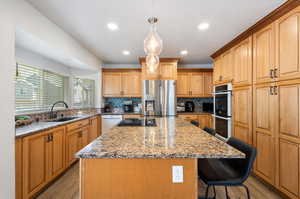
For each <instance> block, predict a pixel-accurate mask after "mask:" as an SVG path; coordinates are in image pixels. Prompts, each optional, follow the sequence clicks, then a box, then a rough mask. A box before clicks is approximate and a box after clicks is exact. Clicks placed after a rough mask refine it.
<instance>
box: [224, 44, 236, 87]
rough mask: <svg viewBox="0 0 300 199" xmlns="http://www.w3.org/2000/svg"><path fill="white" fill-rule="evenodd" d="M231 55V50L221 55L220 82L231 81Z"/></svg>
mask: <svg viewBox="0 0 300 199" xmlns="http://www.w3.org/2000/svg"><path fill="white" fill-rule="evenodd" d="M233 66H234V64H233V54H232V50H228V51H226V52H225V53H223V55H222V66H221V80H222V81H232V79H233V69H234V68H233Z"/></svg>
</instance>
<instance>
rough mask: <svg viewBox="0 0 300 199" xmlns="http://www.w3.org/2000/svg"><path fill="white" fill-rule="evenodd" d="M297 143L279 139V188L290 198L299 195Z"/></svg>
mask: <svg viewBox="0 0 300 199" xmlns="http://www.w3.org/2000/svg"><path fill="white" fill-rule="evenodd" d="M299 155H300V153H299V144H296V143H293V142H290V141H287V140H284V139H280V141H279V189H280V190H281V191H282V192H283V193H285V194H286V195H288V196H289V197H290V198H298V196H299V169H300V167H299Z"/></svg>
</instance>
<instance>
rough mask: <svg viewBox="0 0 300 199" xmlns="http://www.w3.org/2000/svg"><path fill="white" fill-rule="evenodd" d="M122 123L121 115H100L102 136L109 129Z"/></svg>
mask: <svg viewBox="0 0 300 199" xmlns="http://www.w3.org/2000/svg"><path fill="white" fill-rule="evenodd" d="M121 121H122V115H102V134H105V133H107V132H109V129H111V128H112V127H114V126H116V125H118V124H119V123H120V122H121Z"/></svg>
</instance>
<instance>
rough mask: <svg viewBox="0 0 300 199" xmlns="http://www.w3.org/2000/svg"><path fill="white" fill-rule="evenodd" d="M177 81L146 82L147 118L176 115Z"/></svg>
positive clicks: (145, 106) (144, 111) (144, 90)
mask: <svg viewBox="0 0 300 199" xmlns="http://www.w3.org/2000/svg"><path fill="white" fill-rule="evenodd" d="M176 101H177V100H176V81H175V80H144V81H143V99H142V102H143V113H144V115H145V116H175V115H176V104H177V102H176Z"/></svg>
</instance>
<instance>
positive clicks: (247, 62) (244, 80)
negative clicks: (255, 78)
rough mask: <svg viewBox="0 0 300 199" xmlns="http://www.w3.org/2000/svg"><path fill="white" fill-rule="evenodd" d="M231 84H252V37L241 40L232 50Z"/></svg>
mask: <svg viewBox="0 0 300 199" xmlns="http://www.w3.org/2000/svg"><path fill="white" fill-rule="evenodd" d="M232 54H233V66H234V68H233V84H234V85H235V86H248V85H251V84H252V37H249V38H247V39H246V40H244V41H242V42H241V43H240V44H238V45H237V46H236V47H234V48H233V50H232Z"/></svg>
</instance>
